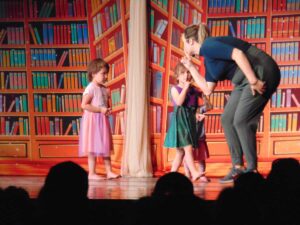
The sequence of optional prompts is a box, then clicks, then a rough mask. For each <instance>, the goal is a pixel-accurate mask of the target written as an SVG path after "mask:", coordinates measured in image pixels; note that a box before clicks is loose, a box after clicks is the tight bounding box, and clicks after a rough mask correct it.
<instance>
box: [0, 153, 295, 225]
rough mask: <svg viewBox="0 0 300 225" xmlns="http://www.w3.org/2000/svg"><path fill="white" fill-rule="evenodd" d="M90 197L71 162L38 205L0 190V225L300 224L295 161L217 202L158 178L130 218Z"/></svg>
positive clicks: (174, 177)
mask: <svg viewBox="0 0 300 225" xmlns="http://www.w3.org/2000/svg"><path fill="white" fill-rule="evenodd" d="M87 193H88V175H87V172H86V171H85V170H84V169H83V168H82V167H80V166H79V165H78V164H76V163H74V162H71V161H67V162H62V163H58V164H57V165H55V166H53V167H52V168H51V169H50V170H49V173H48V174H47V177H46V179H45V183H44V186H43V187H42V189H41V190H40V193H39V195H38V198H37V201H36V202H35V201H31V200H30V198H29V195H28V193H27V191H26V190H25V189H23V188H18V187H13V186H10V187H7V188H5V189H0V225H2V224H5V225H27V224H30V225H32V224H33V225H35V224H36V225H39V224H43V225H56V224H57V225H60V224H84V225H94V224H110V225H114V224H128V225H140V224H143V225H160V224H172V225H173V224H174V225H176V224H180V225H182V224H192V223H194V221H195V220H198V222H197V223H199V224H213V225H223V224H231V225H235V224H239V225H250V224H251V225H252V224H266V223H272V224H283V225H296V224H299V221H300V216H299V215H300V164H299V161H298V160H296V159H294V158H280V159H276V160H274V161H273V162H272V167H271V171H270V173H269V174H268V175H267V177H266V179H265V178H264V177H263V176H262V175H261V174H259V173H255V172H248V173H244V174H241V175H240V176H239V177H238V178H237V179H236V180H235V181H234V185H233V187H227V188H225V189H223V191H222V192H221V193H220V195H219V196H218V198H217V200H216V201H214V202H213V203H212V202H209V201H204V200H203V199H201V198H199V197H197V196H195V194H194V188H193V183H192V182H191V181H190V180H189V179H188V178H187V177H186V176H184V175H183V174H181V173H178V172H171V173H167V174H165V175H163V176H161V177H160V178H159V179H158V181H157V183H156V185H155V187H154V189H153V192H152V194H151V195H150V196H146V197H143V198H140V199H139V200H137V201H136V202H134V203H133V204H132V205H130V207H128V209H127V210H125V211H126V215H125V214H124V213H123V214H122V213H118V212H114V209H116V208H113V207H107V208H105V206H100V205H99V204H92V205H91V202H92V201H91V200H89V199H88V197H87ZM32 203H36V204H32ZM91 206H93V207H91ZM101 207H102V208H101ZM104 208H105V209H104ZM99 209H100V210H99ZM118 210H120V208H119V209H118ZM99 212H100V215H99ZM101 213H102V214H101ZM104 214H109V215H104ZM114 215H115V216H116V215H118V216H117V217H120V218H114V217H115V216H114ZM122 218H123V219H122Z"/></svg>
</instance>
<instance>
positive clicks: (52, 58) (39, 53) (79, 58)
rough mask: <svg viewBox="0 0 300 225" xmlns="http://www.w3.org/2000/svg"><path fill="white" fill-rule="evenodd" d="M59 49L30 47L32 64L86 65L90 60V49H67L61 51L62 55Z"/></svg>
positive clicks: (39, 65)
mask: <svg viewBox="0 0 300 225" xmlns="http://www.w3.org/2000/svg"><path fill="white" fill-rule="evenodd" d="M58 51H59V50H58V49H30V53H31V66H32V67H43V66H49V67H51V66H86V65H87V64H88V62H89V61H90V50H89V49H67V50H64V51H63V52H60V54H61V55H60V57H58V54H59V53H58ZM57 59H59V60H58V61H57ZM66 59H68V60H66Z"/></svg>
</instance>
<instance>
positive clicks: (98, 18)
mask: <svg viewBox="0 0 300 225" xmlns="http://www.w3.org/2000/svg"><path fill="white" fill-rule="evenodd" d="M120 19H121V5H120V0H115V2H114V3H113V4H111V5H109V6H106V7H105V8H104V9H102V11H101V12H98V13H97V15H95V16H94V17H93V28H94V35H95V40H97V39H98V38H99V37H100V36H101V35H102V33H104V32H105V31H107V30H108V29H109V28H110V27H112V26H113V25H115V24H116V23H117V22H118V21H119V20H120Z"/></svg>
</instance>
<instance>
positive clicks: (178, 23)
mask: <svg viewBox="0 0 300 225" xmlns="http://www.w3.org/2000/svg"><path fill="white" fill-rule="evenodd" d="M173 23H175V24H176V25H177V26H179V27H180V28H181V29H182V30H183V29H184V28H185V27H186V25H184V24H183V23H182V22H180V21H179V20H178V19H176V18H175V17H173Z"/></svg>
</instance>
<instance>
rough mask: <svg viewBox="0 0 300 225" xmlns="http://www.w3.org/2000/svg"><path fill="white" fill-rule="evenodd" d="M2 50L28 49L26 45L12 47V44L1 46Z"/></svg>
mask: <svg viewBox="0 0 300 225" xmlns="http://www.w3.org/2000/svg"><path fill="white" fill-rule="evenodd" d="M0 48H4V49H6V48H8V49H10V48H17V49H20V48H26V45H10V44H1V46H0Z"/></svg>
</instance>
